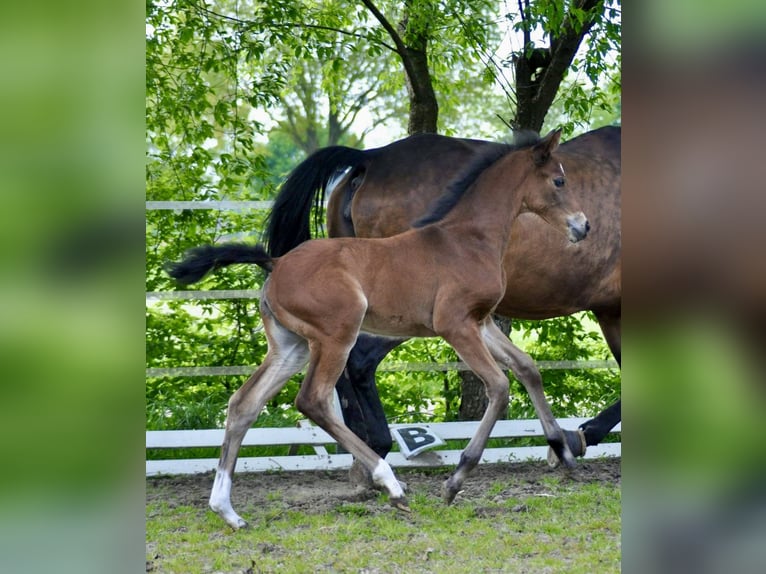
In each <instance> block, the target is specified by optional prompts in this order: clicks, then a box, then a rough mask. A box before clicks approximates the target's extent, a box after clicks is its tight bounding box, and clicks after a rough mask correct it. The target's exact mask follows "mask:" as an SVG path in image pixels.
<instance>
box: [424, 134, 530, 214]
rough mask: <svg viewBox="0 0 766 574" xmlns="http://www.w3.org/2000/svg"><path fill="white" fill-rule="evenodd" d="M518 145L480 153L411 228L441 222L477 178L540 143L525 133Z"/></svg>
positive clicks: (492, 147) (491, 148)
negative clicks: (505, 158)
mask: <svg viewBox="0 0 766 574" xmlns="http://www.w3.org/2000/svg"><path fill="white" fill-rule="evenodd" d="M516 141H517V142H518V143H515V144H513V145H511V144H498V145H497V146H491V147H490V148H489V149H486V150H484V151H482V153H481V154H480V155H478V156H477V157H476V158H475V159H474V160H473V161H472V162H471V163H470V164H468V167H467V168H466V169H465V170H463V172H462V174H461V175H460V176H458V177H457V178H455V179H454V180H452V182H451V183H450V184H449V185H448V186H447V189H446V190H445V192H444V193H443V194H442V195H441V196H439V198H438V199H437V200H436V201H435V202H434V203H433V204H432V206H431V209H430V211H429V212H428V213H427V214H426V215H424V216H423V217H421V218H420V219H418V220H416V221H415V222H414V223H413V224H412V226H413V227H424V226H426V225H428V224H430V223H436V222H437V221H440V220H442V219H443V218H444V217H445V216H446V215H447V214H448V213H449V212H450V211H451V210H452V208H453V207H455V205H457V202H458V201H460V198H462V197H463V196H464V195H465V194H466V192H467V191H468V190H469V189H470V188H471V186H472V185H473V183H474V182H475V181H476V180H477V179H478V178H479V176H480V175H481V174H482V173H483V172H484V171H485V170H487V169H489V167H490V166H492V165H493V164H494V163H495V162H497V161H499V160H500V159H501V158H503V157H505V156H506V155H508V154H509V153H511V152H512V151H517V150H520V149H524V148H527V147H531V146H533V145H535V144H536V143H538V142H539V141H540V138H539V137H538V136H537V134H535V137H534V138H531V137H529V134H527V133H525V134H524V136H523V137H522V138H521V141H519V138H517V139H516Z"/></svg>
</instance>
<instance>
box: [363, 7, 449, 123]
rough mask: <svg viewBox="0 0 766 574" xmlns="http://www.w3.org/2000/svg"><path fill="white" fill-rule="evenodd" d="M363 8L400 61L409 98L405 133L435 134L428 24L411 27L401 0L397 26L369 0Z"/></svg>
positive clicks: (435, 106)
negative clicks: (381, 28) (389, 41)
mask: <svg viewBox="0 0 766 574" xmlns="http://www.w3.org/2000/svg"><path fill="white" fill-rule="evenodd" d="M362 4H364V5H365V6H366V7H367V9H368V10H369V11H370V12H371V13H372V15H373V16H375V18H376V19H377V20H378V22H380V24H381V26H383V29H384V30H385V31H386V32H387V33H388V35H389V37H390V38H391V40H392V41H393V43H394V46H395V47H396V53H397V54H398V55H399V58H400V59H401V60H402V66H404V74H405V78H406V81H407V94H408V96H409V100H410V117H409V122H408V125H407V132H408V133H409V134H410V135H412V134H417V133H436V126H437V123H438V119H439V104H438V103H437V101H436V92H434V86H433V81H432V79H431V70H430V69H429V68H428V42H429V40H430V38H431V36H430V34H431V32H430V30H429V29H428V26H425V27H423V28H419V29H412V27H411V26H409V17H408V13H409V10H410V2H409V1H408V0H405V3H404V4H405V12H404V17H403V18H402V20H401V21H400V22H399V24H398V29H397V28H395V27H394V26H393V25H392V24H391V22H389V21H388V20H387V19H386V17H385V16H384V15H383V13H382V12H381V11H380V10H379V9H378V7H377V6H376V5H375V4H374V2H373V1H372V0H362Z"/></svg>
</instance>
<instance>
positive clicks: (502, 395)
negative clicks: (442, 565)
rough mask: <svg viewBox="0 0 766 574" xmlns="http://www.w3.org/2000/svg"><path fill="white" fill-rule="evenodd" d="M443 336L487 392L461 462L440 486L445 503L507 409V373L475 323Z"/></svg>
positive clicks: (458, 487) (477, 460)
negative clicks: (477, 421)
mask: <svg viewBox="0 0 766 574" xmlns="http://www.w3.org/2000/svg"><path fill="white" fill-rule="evenodd" d="M444 339H445V340H446V341H447V342H448V343H449V344H450V345H452V347H453V348H454V349H455V351H456V352H457V354H458V355H459V356H460V358H461V359H463V361H465V362H466V364H467V365H468V366H469V367H470V368H471V370H472V371H473V372H474V373H476V375H477V376H478V377H479V378H480V379H481V380H482V382H484V387H485V390H486V392H487V398H488V399H489V402H488V403H487V410H486V411H485V412H484V416H483V417H482V419H481V422H480V423H479V428H478V429H476V432H475V433H474V435H473V437H472V438H471V440H470V442H469V443H468V446H466V447H465V449H464V450H463V452H462V454H461V455H460V462H459V463H458V465H457V468H456V469H455V472H454V473H453V474H452V476H450V477H449V478H448V479H447V480H446V481H445V483H444V485H443V487H442V496H443V497H444V500H445V502H447V504H449V503H451V502H452V501H453V500H454V499H455V496H456V495H457V493H458V492H460V487H461V486H462V484H463V481H465V478H466V476H468V473H470V471H471V470H473V468H474V467H475V466H476V465H477V464H478V463H479V460H480V459H481V455H482V453H483V452H484V448H485V447H486V446H487V440H488V439H489V435H490V433H491V432H492V427H494V426H495V422H496V421H497V419H498V418H499V417H500V415H501V414H502V413H504V412H505V411H506V410H507V409H508V377H506V376H505V373H503V371H501V370H500V369H499V368H498V366H497V364H496V363H495V361H494V359H493V358H492V355H491V354H490V352H489V350H488V349H487V346H486V345H485V344H484V341H483V340H482V338H481V334H480V332H479V328H478V325H476V324H468V325H464V326H463V327H462V328H461V330H459V331H458V332H453V333H450V334H445V335H444Z"/></svg>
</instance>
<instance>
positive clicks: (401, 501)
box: [389, 496, 412, 512]
mask: <svg viewBox="0 0 766 574" xmlns="http://www.w3.org/2000/svg"><path fill="white" fill-rule="evenodd" d="M389 502H390V503H391V506H393V507H394V508H396V509H397V510H401V511H402V512H412V509H411V508H410V505H409V504H407V499H406V498H404V497H403V496H402V497H399V498H391V499H389Z"/></svg>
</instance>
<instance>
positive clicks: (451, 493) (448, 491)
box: [442, 479, 462, 504]
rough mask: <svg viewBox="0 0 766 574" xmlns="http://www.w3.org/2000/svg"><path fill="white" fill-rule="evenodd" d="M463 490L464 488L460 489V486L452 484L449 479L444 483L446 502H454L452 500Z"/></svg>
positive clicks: (443, 494) (443, 491)
mask: <svg viewBox="0 0 766 574" xmlns="http://www.w3.org/2000/svg"><path fill="white" fill-rule="evenodd" d="M461 492H462V490H460V487H459V486H454V485H452V484H450V481H449V479H447V480H446V481H445V482H444V484H443V485H442V499H443V500H444V502H445V503H446V504H452V501H453V500H455V497H456V496H457V495H458V494H460V493H461Z"/></svg>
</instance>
